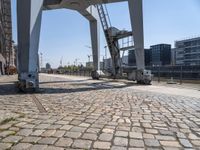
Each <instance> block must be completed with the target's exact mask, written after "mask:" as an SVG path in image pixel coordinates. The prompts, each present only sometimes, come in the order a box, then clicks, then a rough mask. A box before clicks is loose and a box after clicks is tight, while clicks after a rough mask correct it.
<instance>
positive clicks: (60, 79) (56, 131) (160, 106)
mask: <svg viewBox="0 0 200 150" xmlns="http://www.w3.org/2000/svg"><path fill="white" fill-rule="evenodd" d="M16 80H17V77H16V76H11V77H8V76H2V77H0V150H4V149H12V150H22V149H26V150H27V149H28V150H29V149H30V150H43V149H46V150H54V149H55V150H64V149H67V150H68V149H82V150H87V149H112V150H143V149H146V150H157V149H161V150H181V149H188V150H200V94H199V93H200V91H199V89H196V88H195V89H191V88H190V89H189V88H188V89H187V88H184V89H182V88H181V87H175V86H174V87H173V88H172V87H169V86H166V87H165V86H159V85H152V86H140V85H136V84H131V83H130V82H126V83H125V82H121V81H120V82H114V81H111V80H109V81H108V80H99V81H93V80H91V79H90V78H86V77H72V76H65V77H64V76H59V75H55V76H54V75H44V74H43V75H41V76H40V80H41V81H40V87H41V90H40V92H38V93H35V94H23V93H19V92H17V90H16V88H15V85H14V82H15V81H16Z"/></svg>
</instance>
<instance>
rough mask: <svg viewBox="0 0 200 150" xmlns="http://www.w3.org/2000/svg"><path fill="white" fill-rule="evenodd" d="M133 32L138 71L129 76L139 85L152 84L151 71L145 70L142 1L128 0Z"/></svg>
mask: <svg viewBox="0 0 200 150" xmlns="http://www.w3.org/2000/svg"><path fill="white" fill-rule="evenodd" d="M128 3H129V11H130V17H131V26H132V31H133V39H134V47H135V56H136V65H137V70H136V71H135V70H133V72H132V73H131V74H130V76H128V78H132V79H133V80H136V81H137V82H138V83H142V84H150V83H151V80H152V74H151V71H149V70H145V60H144V31H143V8H142V0H128Z"/></svg>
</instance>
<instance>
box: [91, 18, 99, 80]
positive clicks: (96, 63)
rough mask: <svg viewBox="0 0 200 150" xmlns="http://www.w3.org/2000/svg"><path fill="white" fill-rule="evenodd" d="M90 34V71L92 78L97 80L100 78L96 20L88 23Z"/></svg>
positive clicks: (97, 25)
mask: <svg viewBox="0 0 200 150" xmlns="http://www.w3.org/2000/svg"><path fill="white" fill-rule="evenodd" d="M90 33H91V42H92V55H93V64H94V70H93V71H92V74H91V75H92V78H93V79H99V76H100V44H99V38H100V37H99V23H98V21H97V20H92V21H90Z"/></svg>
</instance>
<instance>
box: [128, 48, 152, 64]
mask: <svg viewBox="0 0 200 150" xmlns="http://www.w3.org/2000/svg"><path fill="white" fill-rule="evenodd" d="M144 52H145V66H151V50H150V49H145V50H144ZM128 65H129V66H136V58H135V51H134V50H130V51H129V52H128Z"/></svg>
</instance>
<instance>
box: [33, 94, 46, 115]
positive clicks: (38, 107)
mask: <svg viewBox="0 0 200 150" xmlns="http://www.w3.org/2000/svg"><path fill="white" fill-rule="evenodd" d="M31 98H32V100H33V102H34V103H35V105H36V106H37V109H38V110H39V112H40V113H46V112H47V111H46V109H45V108H44V106H43V105H42V103H41V102H40V100H39V99H38V98H37V97H36V96H35V95H31Z"/></svg>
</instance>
